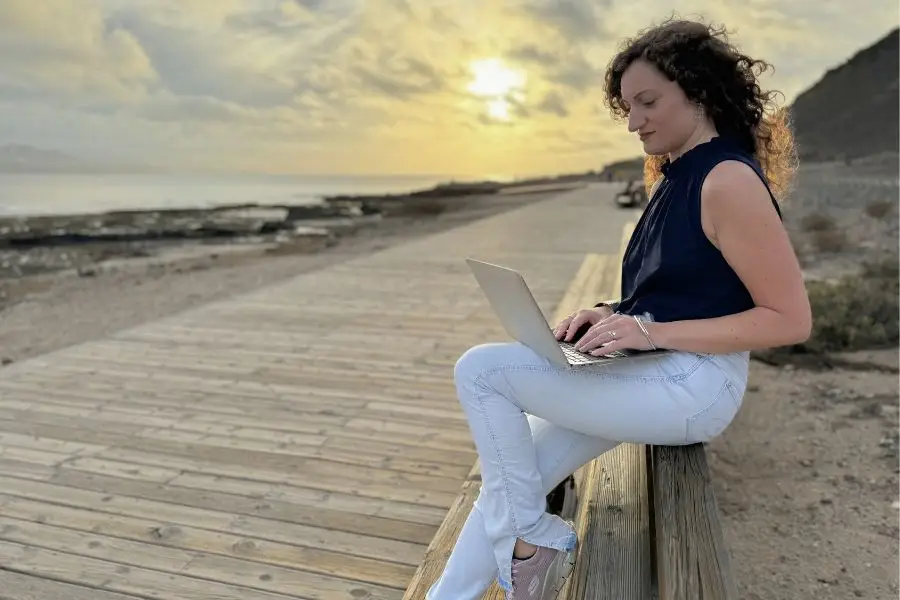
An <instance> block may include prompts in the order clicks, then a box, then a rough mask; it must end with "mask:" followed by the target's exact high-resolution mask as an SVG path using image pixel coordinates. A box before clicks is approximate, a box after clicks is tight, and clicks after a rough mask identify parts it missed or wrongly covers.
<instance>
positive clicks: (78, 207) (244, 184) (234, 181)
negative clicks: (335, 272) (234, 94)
mask: <svg viewBox="0 0 900 600" xmlns="http://www.w3.org/2000/svg"><path fill="white" fill-rule="evenodd" d="M450 179H451V178H449V177H446V176H439V175H409V176H403V175H401V176H397V175H391V176H372V175H359V176H353V175H336V176H317V175H262V174H259V175H258V174H221V175H220V174H214V175H209V174H203V175H172V174H137V175H133V174H33V173H14V174H7V173H3V174H0V216H31V215H64V214H86V213H100V212H107V211H113V210H144V209H171V208H211V207H216V206H224V205H233V204H259V205H263V206H265V205H276V204H285V205H303V204H306V205H309V204H317V203H320V202H321V201H322V198H323V197H324V196H332V195H358V194H392V193H404V192H411V191H416V190H421V189H426V188H430V187H433V186H434V185H437V184H439V183H445V182H447V181H449V180H450Z"/></svg>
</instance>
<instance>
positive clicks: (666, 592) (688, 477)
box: [651, 444, 738, 600]
mask: <svg viewBox="0 0 900 600" xmlns="http://www.w3.org/2000/svg"><path fill="white" fill-rule="evenodd" d="M651 470H652V481H653V488H652V494H653V507H654V516H653V518H654V521H655V529H656V533H655V536H656V555H657V560H658V565H657V577H658V580H659V583H658V585H659V597H660V600H697V599H698V598H711V599H714V600H737V597H738V596H737V588H736V586H735V582H734V576H733V574H732V570H731V564H730V558H729V556H728V549H727V548H726V546H725V539H724V536H723V535H722V526H721V523H720V521H719V513H718V508H717V504H716V498H715V495H714V493H713V487H712V479H711V477H710V473H709V466H708V464H707V462H706V452H705V450H704V448H703V444H691V445H689V446H654V447H653V451H652V469H651Z"/></svg>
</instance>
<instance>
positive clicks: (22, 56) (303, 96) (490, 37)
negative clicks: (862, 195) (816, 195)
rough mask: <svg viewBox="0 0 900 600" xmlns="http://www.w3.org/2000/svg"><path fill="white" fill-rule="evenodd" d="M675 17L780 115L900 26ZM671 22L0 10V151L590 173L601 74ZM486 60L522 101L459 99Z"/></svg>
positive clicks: (437, 11) (430, 5) (41, 5)
mask: <svg viewBox="0 0 900 600" xmlns="http://www.w3.org/2000/svg"><path fill="white" fill-rule="evenodd" d="M680 9H681V10H682V11H683V13H682V14H683V15H684V16H697V15H704V16H705V17H706V18H707V19H708V20H713V21H715V22H723V23H725V24H726V25H728V26H729V28H730V29H733V30H735V31H736V32H735V36H734V39H735V41H737V42H738V43H740V44H741V46H742V47H744V48H745V49H746V50H747V51H748V52H750V53H751V54H753V55H754V56H761V57H762V58H766V59H768V60H770V61H771V62H773V63H774V64H775V66H776V72H775V74H774V75H771V76H768V77H767V79H766V80H765V82H764V83H765V85H767V86H773V87H777V88H779V89H782V90H783V91H784V92H785V94H786V95H787V96H788V100H790V98H791V97H792V96H793V95H794V94H796V93H797V92H799V91H801V90H802V89H803V88H804V87H806V86H808V85H810V84H812V83H813V82H815V81H816V80H817V79H818V78H819V77H820V76H821V75H822V73H823V72H824V71H825V70H826V69H827V68H830V67H833V66H835V65H836V64H838V63H840V62H842V61H843V60H845V59H846V58H848V57H849V55H850V54H852V53H853V52H855V51H856V50H858V49H859V48H861V47H863V46H865V45H867V44H870V43H872V42H874V41H875V39H876V38H877V37H880V35H882V34H883V33H885V32H886V31H887V30H888V29H890V28H891V27H893V26H896V23H897V20H898V19H897V16H896V12H897V9H896V6H895V4H894V3H893V1H892V2H891V3H888V0H872V2H871V3H867V4H866V5H865V6H852V7H848V6H847V5H845V4H837V3H830V4H829V3H825V4H822V3H821V2H812V1H811V0H797V1H796V2H792V3H784V2H775V0H722V1H721V2H713V1H712V0H686V1H685V2H684V3H682V5H680ZM669 11H670V8H669V5H666V4H665V3H662V2H660V1H659V0H630V1H629V2H627V3H626V2H624V0H616V1H613V0H599V1H598V0H506V1H504V2H502V3H494V2H481V1H479V0H431V1H429V2H418V1H415V0H41V1H40V2H34V1H31V0H0V110H2V114H3V115H4V119H3V120H2V122H0V144H3V143H7V142H18V143H33V144H35V145H41V144H46V145H48V146H49V147H53V148H59V149H64V150H68V151H70V152H73V153H76V154H77V153H81V152H84V153H88V154H91V155H102V154H104V153H105V154H106V155H107V156H109V157H119V156H122V155H127V156H128V157H129V159H130V160H134V159H135V158H138V157H141V158H144V159H146V160H147V161H149V162H166V161H168V162H170V163H172V164H175V165H199V166H202V165H206V166H219V167H234V168H248V169H251V168H252V169H257V168H258V169H263V170H279V169H286V170H300V171H315V170H326V171H329V172H334V171H339V170H346V171H357V172H359V171H364V170H368V169H373V170H374V169H379V168H389V169H391V170H392V171H425V172H431V173H434V172H454V173H460V172H473V173H475V172H478V171H490V172H502V171H504V170H507V171H510V172H521V171H529V170H543V169H545V168H548V166H550V165H553V166H555V165H557V164H561V163H560V162H559V161H562V160H563V158H561V157H565V161H568V162H566V164H569V165H571V170H576V169H579V168H581V167H582V166H591V167H593V166H597V164H598V163H602V162H603V161H604V160H613V159H617V158H621V155H622V153H637V152H639V151H640V148H639V145H638V144H636V143H635V142H634V140H633V137H632V136H630V135H628V134H627V132H626V131H625V129H624V127H623V126H622V125H621V124H620V123H614V122H612V121H611V120H610V119H609V116H608V114H607V112H606V111H605V109H603V108H602V106H601V100H602V84H603V71H604V68H605V66H606V64H607V62H608V61H609V59H610V57H611V56H612V54H613V53H614V52H615V50H616V46H617V44H618V43H619V40H620V39H621V38H622V37H624V36H625V35H631V34H634V33H636V32H637V31H638V30H639V29H641V28H643V27H645V26H647V25H650V24H651V23H652V22H653V21H659V20H662V19H664V18H665V17H667V16H668V15H669ZM884 15H891V17H890V19H885V17H884ZM876 17H877V18H876ZM889 21H890V22H889ZM484 59H503V60H504V61H505V62H506V63H507V64H508V66H509V67H510V68H512V69H516V70H519V71H521V72H522V73H523V74H524V75H525V83H524V84H523V85H522V86H521V89H519V90H517V91H516V93H515V94H512V93H507V94H500V97H499V98H487V97H485V96H479V95H478V94H475V93H472V92H471V91H469V89H468V88H469V83H470V82H471V78H472V74H471V72H470V68H469V67H470V65H471V64H472V63H473V62H474V61H479V60H484ZM492 102H493V103H494V104H491V103H492ZM504 102H505V103H506V105H503V103H504ZM505 113H508V115H509V117H508V118H503V116H504V114H505Z"/></svg>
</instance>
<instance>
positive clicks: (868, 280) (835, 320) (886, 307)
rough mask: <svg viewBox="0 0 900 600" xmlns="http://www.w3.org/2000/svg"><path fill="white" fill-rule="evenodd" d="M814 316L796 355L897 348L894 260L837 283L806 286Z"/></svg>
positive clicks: (898, 280) (899, 328)
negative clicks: (808, 333) (806, 335)
mask: <svg viewBox="0 0 900 600" xmlns="http://www.w3.org/2000/svg"><path fill="white" fill-rule="evenodd" d="M807 291H808V293H809V300H810V304H811V305H812V311H813V331H812V335H811V336H810V339H809V340H808V341H807V342H806V343H804V344H801V345H800V347H799V348H796V350H800V351H804V352H819V353H821V352H836V351H847V350H861V349H866V348H886V347H896V346H897V344H898V342H900V333H898V332H900V321H898V314H900V302H898V296H900V277H898V268H897V257H896V256H892V257H890V258H886V259H883V260H882V261H880V262H877V263H868V264H864V265H863V267H862V268H861V270H860V272H859V273H857V274H854V275H849V276H845V277H843V278H841V279H839V280H837V281H833V282H830V281H811V282H809V283H807Z"/></svg>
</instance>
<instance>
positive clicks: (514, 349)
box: [453, 342, 535, 385]
mask: <svg viewBox="0 0 900 600" xmlns="http://www.w3.org/2000/svg"><path fill="white" fill-rule="evenodd" d="M534 356H535V355H534V353H533V352H532V351H531V350H530V349H529V348H528V347H527V346H524V345H522V344H520V343H518V342H498V343H489V344H479V345H477V346H473V347H471V348H469V349H468V350H466V351H465V352H464V353H463V354H462V356H460V357H459V359H458V360H457V361H456V365H455V367H454V368H453V379H454V381H456V384H457V385H466V384H471V383H473V382H474V381H475V380H477V379H479V378H482V377H484V376H485V375H487V374H489V373H491V372H496V371H499V370H502V368H503V367H505V366H516V365H520V364H523V363H524V362H527V361H528V360H529V359H533V358H534Z"/></svg>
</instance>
